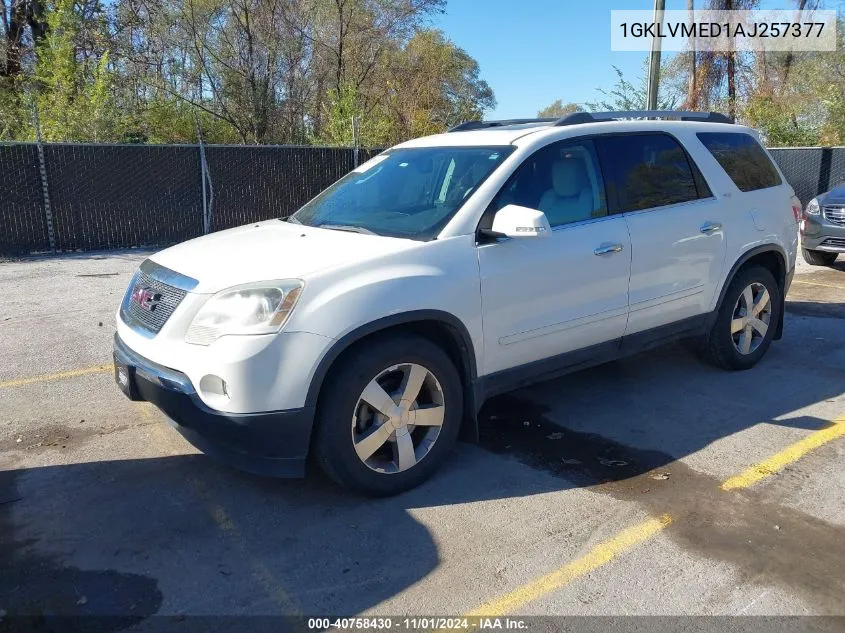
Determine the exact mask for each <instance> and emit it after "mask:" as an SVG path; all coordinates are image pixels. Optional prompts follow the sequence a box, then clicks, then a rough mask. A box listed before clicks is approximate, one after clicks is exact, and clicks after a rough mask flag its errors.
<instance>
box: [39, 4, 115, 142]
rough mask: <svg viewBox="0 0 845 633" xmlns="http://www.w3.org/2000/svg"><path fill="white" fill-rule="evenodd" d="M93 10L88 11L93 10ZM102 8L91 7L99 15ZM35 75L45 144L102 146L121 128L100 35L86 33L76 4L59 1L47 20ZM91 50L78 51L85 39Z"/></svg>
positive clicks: (107, 52)
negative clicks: (84, 142)
mask: <svg viewBox="0 0 845 633" xmlns="http://www.w3.org/2000/svg"><path fill="white" fill-rule="evenodd" d="M89 8H90V7H89ZM97 8H98V5H93V9H94V10H95V11H96V10H97ZM47 25H48V30H47V34H46V36H45V37H44V39H43V41H42V42H41V43H40V44H39V46H38V48H37V51H36V57H37V61H36V64H35V71H34V74H33V76H34V83H35V86H36V88H37V92H36V96H35V103H36V106H37V107H38V114H39V119H40V122H41V133H42V136H43V138H44V139H45V140H53V141H79V140H91V141H104V140H111V139H113V138H114V137H115V135H116V133H115V130H116V129H117V128H119V127H120V118H121V115H120V114H119V111H118V109H117V108H116V106H115V103H114V100H113V98H112V94H111V93H110V89H111V86H112V84H113V83H114V77H113V73H112V71H111V69H110V67H109V51H108V49H103V48H101V42H102V38H101V37H99V36H100V35H102V34H98V33H96V32H91V31H90V30H89V31H86V32H83V31H85V30H86V29H88V28H89V27H90V26H91V25H90V24H85V22H84V14H83V13H82V12H81V11H80V10H79V7H78V6H77V5H76V4H75V2H74V0H57V2H56V5H55V6H54V8H53V9H52V11H51V12H50V13H49V15H48V18H47ZM83 35H84V36H85V38H86V39H87V41H88V43H89V44H90V46H89V47H88V48H83V49H82V50H80V46H79V44H78V43H79V42H80V39H81V36H83Z"/></svg>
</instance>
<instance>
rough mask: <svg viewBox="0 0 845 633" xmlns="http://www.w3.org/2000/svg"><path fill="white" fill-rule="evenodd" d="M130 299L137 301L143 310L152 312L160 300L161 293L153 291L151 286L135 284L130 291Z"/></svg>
mask: <svg viewBox="0 0 845 633" xmlns="http://www.w3.org/2000/svg"><path fill="white" fill-rule="evenodd" d="M132 301H134V302H135V303H137V304H138V305H139V306H140V307H141V308H144V310H149V311H150V312H152V311H153V310H155V309H156V306H158V303H159V301H161V293H158V292H155V291H154V290H153V289H152V288H142V287H141V286H136V287H135V290H133V291H132Z"/></svg>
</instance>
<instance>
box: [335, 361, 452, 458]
mask: <svg viewBox="0 0 845 633" xmlns="http://www.w3.org/2000/svg"><path fill="white" fill-rule="evenodd" d="M445 411H446V407H445V404H444V396H443V389H442V388H441V386H440V383H439V382H437V378H435V377H434V374H432V373H431V372H430V371H429V370H427V369H426V368H425V367H423V366H422V365H417V364H416V363H405V364H401V365H393V366H392V367H388V368H387V369H385V370H384V371H382V372H380V373H379V374H378V375H377V376H376V377H375V378H373V379H372V380H371V381H370V382H369V383H367V386H366V387H364V391H363V392H362V393H361V396H360V397H359V398H358V403H357V404H356V405H355V413H354V414H353V416H352V443H353V444H354V445H355V452H356V454H357V455H358V458H359V459H360V460H361V461H362V462H363V463H364V464H365V465H366V466H367V467H368V468H370V469H372V470H374V471H376V472H379V473H398V472H402V471H403V470H408V469H409V468H412V467H414V466H415V465H416V464H417V463H418V462H420V461H421V460H422V459H423V458H424V457H425V456H426V455H428V454H429V452H430V451H431V448H432V447H433V446H434V443H435V442H436V441H437V438H438V437H439V436H440V430H441V428H442V427H443V419H444V415H445Z"/></svg>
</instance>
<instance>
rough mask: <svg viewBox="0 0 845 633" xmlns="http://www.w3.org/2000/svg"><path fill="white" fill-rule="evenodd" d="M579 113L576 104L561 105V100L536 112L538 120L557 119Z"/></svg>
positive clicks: (579, 110)
mask: <svg viewBox="0 0 845 633" xmlns="http://www.w3.org/2000/svg"><path fill="white" fill-rule="evenodd" d="M581 111H582V108H581V106H579V105H578V104H577V103H563V101H562V100H561V99H558V100H557V101H555V102H554V103H551V104H550V105H547V106H546V107H545V108H543V109H542V110H540V111H539V112H537V117H538V118H540V119H559V118H560V117H563V116H566V115H567V114H572V113H573V112H581Z"/></svg>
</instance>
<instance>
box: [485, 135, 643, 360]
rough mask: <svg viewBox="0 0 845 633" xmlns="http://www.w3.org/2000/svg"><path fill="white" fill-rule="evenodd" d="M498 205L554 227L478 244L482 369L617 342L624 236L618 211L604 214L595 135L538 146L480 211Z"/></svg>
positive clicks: (625, 269) (624, 288)
mask: <svg viewBox="0 0 845 633" xmlns="http://www.w3.org/2000/svg"><path fill="white" fill-rule="evenodd" d="M506 204H518V205H521V206H525V207H530V208H533V209H538V210H540V211H542V212H543V213H545V214H546V217H547V218H548V220H549V224H550V225H551V227H552V231H551V233H550V234H549V235H548V236H547V237H539V236H532V237H524V238H511V239H507V240H504V241H499V242H496V243H491V244H483V245H480V246H479V247H478V260H479V267H480V271H481V297H482V298H481V300H482V310H483V312H482V314H483V328H484V363H483V371H482V373H483V374H494V373H496V372H500V371H503V370H507V369H511V368H515V367H518V366H522V365H526V364H528V363H532V362H534V361H542V360H544V359H549V358H551V357H555V356H559V355H564V354H566V353H567V352H573V351H575V350H579V349H583V348H587V347H590V346H593V345H597V344H600V343H607V344H608V346H609V347H612V346H613V345H616V344H617V343H618V339H619V338H620V337H621V336H622V334H623V332H624V330H625V324H626V320H627V313H628V280H629V276H630V269H631V243H630V238H629V235H628V229H627V226H626V223H625V218H624V217H622V216H609V215H608V212H607V204H606V199H605V190H604V181H603V178H602V174H601V170H600V168H599V164H598V160H597V156H596V152H595V147H594V146H593V143H592V142H591V141H589V140H580V141H579V140H567V141H561V142H557V143H553V144H551V145H549V146H546V147H545V148H542V149H540V150H538V151H537V152H536V153H534V154H533V155H532V156H530V157H529V158H528V159H527V160H526V161H525V162H524V163H523V164H522V165H521V166H520V167H519V168H518V169H517V170H516V171H515V172H514V174H513V176H511V178H510V179H509V180H508V182H507V183H506V184H505V186H504V187H503V188H502V190H501V191H500V192H499V194H498V195H497V197H496V198H495V199H494V201H493V203H492V205H491V208H490V209H489V210H488V214H487V216H486V217H490V216H491V215H492V214H494V213H495V211H496V210H498V209H500V208H502V207H503V206H505V205H506ZM566 359H567V356H563V357H561V358H560V359H559V360H560V362H561V365H562V366H563V365H565V364H566Z"/></svg>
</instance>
